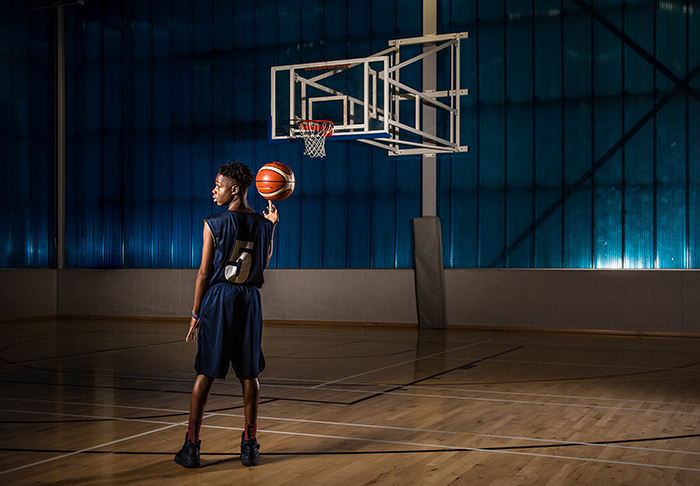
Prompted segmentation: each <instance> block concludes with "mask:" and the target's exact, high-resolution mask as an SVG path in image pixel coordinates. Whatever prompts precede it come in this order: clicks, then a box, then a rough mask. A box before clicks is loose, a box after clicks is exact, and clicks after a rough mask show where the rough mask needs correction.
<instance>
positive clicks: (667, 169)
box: [0, 0, 700, 268]
mask: <svg viewBox="0 0 700 486" xmlns="http://www.w3.org/2000/svg"><path fill="white" fill-rule="evenodd" d="M421 11H422V2H421V1H420V0H374V1H369V0H355V1H352V2H350V1H349V0H348V1H344V0H315V1H303V2H302V1H301V0H291V1H285V0H277V1H274V0H273V1H265V2H263V1H262V0H248V1H228V0H197V1H194V0H173V1H168V0H142V1H138V2H133V1H127V0H105V1H102V2H97V1H90V0H87V1H86V6H85V7H84V8H81V7H72V8H68V9H66V14H67V26H66V36H67V51H66V56H67V63H68V80H67V86H68V93H67V104H68V127H67V128H68V151H67V171H68V176H67V181H66V183H67V188H68V190H67V194H68V198H67V221H66V227H67V264H68V266H71V267H97V268H100V267H102V268H120V267H139V268H144V267H192V266H196V265H197V264H198V258H199V255H198V252H199V248H200V247H201V237H202V218H203V217H204V216H206V215H208V214H210V213H211V212H213V211H215V210H216V208H215V207H214V206H213V205H212V203H211V199H210V190H211V185H212V181H213V178H214V176H215V174H216V166H217V165H218V164H221V163H224V162H226V161H227V160H229V159H241V160H242V161H244V162H247V163H249V164H250V165H251V166H252V168H253V169H254V170H255V169H257V168H258V167H260V166H261V165H263V164H264V163H266V162H269V161H272V160H279V161H281V162H284V163H286V164H288V165H289V166H290V167H292V169H293V170H294V171H295V173H296V175H297V179H298V181H299V185H298V188H297V190H296V192H295V193H294V195H293V196H292V197H291V198H290V199H288V200H286V201H283V202H281V203H280V204H279V207H280V211H281V214H282V218H283V223H282V224H281V225H280V227H279V230H278V232H277V238H278V243H277V246H276V251H275V257H274V260H273V262H272V265H273V266H276V267H283V268H406V267H411V265H412V238H411V224H410V221H411V219H412V218H415V217H419V216H420V213H421V209H420V204H421V203H420V200H421V195H420V192H421V187H420V186H421V181H420V177H421V161H420V158H419V157H400V158H395V157H389V156H387V155H386V154H385V153H384V152H383V151H381V150H379V149H375V148H370V147H369V146H365V145H362V144H359V143H357V142H329V143H328V144H327V153H328V155H327V157H326V159H325V160H317V159H309V158H308V157H305V156H302V149H301V147H300V146H298V145H271V144H268V143H267V117H268V115H269V82H270V81H269V70H270V67H271V66H274V65H281V64H290V63H298V62H312V61H321V60H333V59H342V58H350V57H362V56H367V55H370V54H372V53H374V52H377V51H379V50H381V49H383V48H385V47H386V45H387V40H389V39H397V38H403V37H413V36H419V35H421V32H422V19H421V15H422V14H421ZM44 12H45V11H44ZM698 15H699V14H698V8H697V5H696V4H695V2H692V1H671V0H669V1H664V2H655V1H651V0H628V1H621V0H532V1H513V0H503V1H492V0H479V1H466V0H461V1H458V0H439V1H438V32H439V33H448V32H462V31H469V32H470V33H471V40H469V41H467V42H465V43H464V44H463V52H462V59H463V63H462V69H463V71H462V73H463V85H464V87H468V88H470V89H471V96H469V97H468V98H466V99H465V100H464V102H463V106H462V114H463V130H462V140H463V141H465V143H467V144H469V145H470V146H471V149H472V150H471V152H469V153H462V154H458V155H451V156H450V155H441V156H439V157H438V171H439V174H438V188H437V189H438V215H439V216H440V218H441V221H442V228H443V243H444V258H445V266H446V267H448V268H460V267H504V268H519V267H520V268H700V262H698V255H697V250H698V246H699V242H700V227H698V224H697V221H698V218H697V214H696V213H697V207H698V197H699V194H698V177H699V175H700V171H699V169H700V167H698V165H699V164H700V141H699V140H698V138H699V137H698V134H699V133H700V132H699V130H700V94H699V93H700V75H698V70H700V68H699V67H698V66H699V65H700V22H698ZM51 22H52V16H51V14H50V13H40V12H38V11H35V12H31V13H29V11H28V9H26V7H25V6H24V2H21V1H19V0H13V1H12V2H9V3H7V4H3V5H2V6H0V56H1V57H0V63H1V64H0V66H1V67H2V70H1V71H0V87H1V88H2V92H0V96H1V98H0V101H1V103H2V104H1V105H0V106H2V107H3V109H2V113H0V124H2V125H1V127H2V134H1V135H0V136H2V137H3V138H2V141H3V143H2V148H0V150H2V152H0V153H2V157H3V167H8V168H11V174H12V177H11V178H10V180H9V181H8V180H7V179H3V180H2V182H0V184H3V191H2V204H3V211H2V214H0V228H1V229H2V231H1V232H0V238H1V241H2V252H3V253H2V266H5V267H8V266H15V267H22V266H51V265H53V248H52V244H53V240H52V238H53V204H52V198H53V192H52V191H53V185H52V184H53V179H52V177H53V168H52V167H53V165H52V161H51V160H50V158H51V154H52V149H51V142H50V131H51V113H52V108H51V106H52V105H51V104H52V96H51V94H50V93H51V90H50V88H51V83H52V79H51V74H50V73H51V56H50V54H51V49H52V43H51V37H50V35H51V34H50V26H51ZM31 46H33V47H31ZM438 74H439V76H444V74H445V73H443V72H440V73H438ZM30 85H31V90H32V91H31V92H32V96H29V95H28V92H29V91H28V86H30ZM36 91H39V92H41V93H42V94H41V95H40V96H38V97H36V96H35V95H34V93H35V92H36ZM5 107H7V109H6V108H5ZM30 131H31V133H32V135H31V137H32V138H31V140H32V141H35V142H37V143H29V138H27V137H29V135H27V134H28V133H29V132H30ZM42 137H43V138H42ZM8 161H10V163H9V164H8ZM36 167H41V169H40V171H41V173H42V174H44V175H42V176H40V180H39V182H40V184H43V186H42V187H44V189H45V190H44V191H43V192H42V194H41V195H37V193H36V192H35V191H34V189H33V186H30V182H29V174H30V170H31V173H32V175H33V174H34V173H35V172H36ZM5 172H6V173H7V171H5ZM31 183H32V184H33V183H34V179H33V178H32V182H31ZM252 200H253V203H254V205H255V207H256V209H258V210H261V209H262V207H263V206H264V204H265V202H264V201H263V200H262V199H261V198H260V197H258V196H257V195H254V196H253V197H252ZM8 209H9V210H8ZM42 255H43V256H42Z"/></svg>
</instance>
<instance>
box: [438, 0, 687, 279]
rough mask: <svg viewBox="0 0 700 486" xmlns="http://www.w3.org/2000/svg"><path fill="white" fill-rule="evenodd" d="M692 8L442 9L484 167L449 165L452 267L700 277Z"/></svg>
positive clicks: (462, 161)
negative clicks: (463, 35) (460, 60)
mask: <svg viewBox="0 0 700 486" xmlns="http://www.w3.org/2000/svg"><path fill="white" fill-rule="evenodd" d="M699 20H700V12H698V5H697V3H696V2H691V1H664V2H653V1H646V0H635V1H619V0H606V1H603V0H594V1H593V0H566V1H560V0H533V1H532V2H529V1H528V2H519V1H502V2H501V1H498V2H493V1H488V0H482V1H479V2H458V1H456V0H454V1H451V2H448V1H443V2H441V13H440V16H439V22H440V27H439V31H441V32H456V31H462V30H468V31H470V32H471V33H472V41H471V42H470V43H469V44H468V47H467V49H468V53H467V54H466V56H465V58H466V61H465V62H466V63H467V65H466V66H465V69H467V70H468V73H467V76H466V78H467V84H468V86H469V87H470V88H471V89H472V96H471V97H470V98H469V99H468V100H467V101H466V102H465V103H464V105H463V107H462V109H463V112H465V113H466V114H467V116H466V117H465V118H466V119H467V120H468V122H467V127H466V129H465V130H466V132H467V134H466V136H465V139H466V140H469V141H470V145H471V146H472V148H473V151H472V153H469V154H459V155H454V156H441V157H440V176H439V180H440V188H439V194H440V199H439V214H440V216H441V220H442V224H443V232H444V235H443V240H445V241H446V243H445V266H446V267H509V268H517V267H526V268H700V262H698V255H697V252H698V249H699V248H700V233H699V231H698V223H697V221H698V218H697V216H698V215H697V211H698V209H697V208H698V175H699V171H698V169H699V168H700V167H699V166H698V164H699V163H700V137H698V135H699V134H700V132H699V130H700V104H699V103H700V76H699V75H698V69H699V65H700V22H699Z"/></svg>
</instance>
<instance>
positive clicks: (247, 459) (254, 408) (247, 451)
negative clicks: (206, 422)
mask: <svg viewBox="0 0 700 486" xmlns="http://www.w3.org/2000/svg"><path fill="white" fill-rule="evenodd" d="M240 381H241V386H242V387H243V410H244V412H245V430H244V431H243V437H242V438H241V462H242V463H243V465H244V466H257V465H258V463H259V462H260V453H259V452H258V449H259V448H260V446H259V445H258V441H257V440H256V433H257V424H258V401H259V400H260V384H259V383H258V380H257V378H256V379H254V380H240Z"/></svg>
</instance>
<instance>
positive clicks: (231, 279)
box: [175, 162, 279, 467]
mask: <svg viewBox="0 0 700 486" xmlns="http://www.w3.org/2000/svg"><path fill="white" fill-rule="evenodd" d="M253 181H254V176H253V174H252V172H251V171H250V169H249V168H248V166H246V165H243V164H241V163H240V162H234V163H231V162H229V163H228V164H226V165H222V166H220V167H219V174H218V175H217V176H216V181H215V187H214V190H213V191H212V194H213V198H214V202H216V204H217V205H219V206H225V207H227V210H226V211H222V212H220V213H217V214H213V215H212V216H209V217H208V218H206V219H205V220H204V223H205V224H204V247H203V249H202V262H201V264H200V266H199V272H198V273H197V281H196V283H195V289H194V307H193V308H192V319H191V320H190V329H189V332H188V333H187V337H186V339H185V340H186V341H190V340H196V339H197V337H198V335H199V341H198V348H197V358H196V359H195V364H194V367H195V370H196V372H197V377H196V378H195V382H194V386H193V387H192V398H191V404H190V420H189V425H188V428H187V436H186V437H185V444H184V445H183V446H182V449H181V450H180V452H178V453H177V454H176V455H175V462H177V463H178V464H180V465H181V466H184V467H199V464H200V462H199V449H200V440H199V431H200V428H201V426H202V417H203V415H204V407H205V405H206V403H207V398H208V397H209V391H210V390H211V385H212V383H214V379H216V378H222V379H223V378H225V377H226V373H227V372H228V367H229V363H231V364H232V365H233V370H234V372H235V373H236V377H238V379H239V380H240V382H241V386H242V388H243V407H244V412H245V430H244V431H243V436H242V439H241V462H242V463H243V465H245V466H255V465H257V464H258V462H259V461H260V453H259V452H258V449H259V448H260V446H259V445H258V443H257V440H256V428H257V416H258V401H259V398H260V385H259V383H258V374H259V373H260V372H261V371H262V370H263V369H264V368H265V358H264V357H263V354H262V350H261V348H260V341H261V338H262V308H261V304H260V292H259V291H258V289H259V288H260V287H261V286H262V284H263V281H264V280H263V271H264V270H265V268H266V267H267V265H268V263H269V262H270V258H271V257H272V237H273V235H274V230H275V226H276V225H277V222H278V221H279V217H278V214H277V209H276V208H275V207H274V206H273V205H272V203H269V204H268V209H267V211H263V215H262V216H261V215H259V214H258V213H256V212H255V211H253V209H251V208H250V206H249V205H248V188H249V187H250V186H251V184H252V183H253Z"/></svg>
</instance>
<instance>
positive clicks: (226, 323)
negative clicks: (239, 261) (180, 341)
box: [194, 282, 265, 380]
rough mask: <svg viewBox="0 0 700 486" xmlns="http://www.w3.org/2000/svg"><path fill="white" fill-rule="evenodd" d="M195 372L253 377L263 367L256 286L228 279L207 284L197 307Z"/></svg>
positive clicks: (212, 375) (258, 298)
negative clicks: (200, 303) (232, 373)
mask: <svg viewBox="0 0 700 486" xmlns="http://www.w3.org/2000/svg"><path fill="white" fill-rule="evenodd" d="M199 317H200V321H199V335H198V345H197V358H196V359H195V362H194V369H195V371H196V372H197V374H198V375H199V374H201V375H205V376H209V377H212V378H221V379H223V378H226V374H227V373H228V369H229V364H230V365H231V366H232V367H233V371H234V373H235V374H236V377H238V378H239V379H243V380H252V379H255V378H257V377H258V374H260V372H262V370H263V369H264V368H265V358H264V357H263V354H262V349H261V342H262V306H261V302H260V291H259V290H258V289H257V288H256V287H252V286H248V285H237V284H233V283H229V282H221V283H217V284H214V285H213V286H212V287H210V288H209V290H208V291H207V293H206V295H205V296H204V299H203V301H202V307H201V309H200V316H199Z"/></svg>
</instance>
